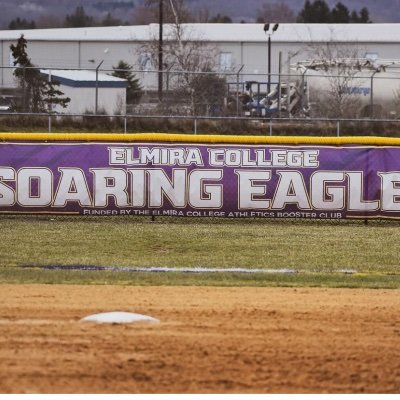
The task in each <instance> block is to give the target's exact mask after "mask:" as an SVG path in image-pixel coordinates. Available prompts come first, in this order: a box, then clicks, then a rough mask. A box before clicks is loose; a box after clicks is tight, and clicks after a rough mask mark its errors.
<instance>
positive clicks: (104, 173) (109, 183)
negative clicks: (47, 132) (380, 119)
mask: <svg viewBox="0 0 400 400" xmlns="http://www.w3.org/2000/svg"><path fill="white" fill-rule="evenodd" d="M399 160H400V148H397V147H368V146H340V147H338V146H287V145H283V146H281V145H220V144H219V145H211V144H184V143H181V144H166V143H134V144H132V143H1V144H0V212H1V213H58V214H59V213H61V214H65V213H66V214H82V215H176V216H204V217H210V216H216V217H234V218H235V217H263V218H323V219H341V218H369V217H384V218H385V217H386V218H388V217H389V218H397V217H400V165H399V164H400V161H399Z"/></svg>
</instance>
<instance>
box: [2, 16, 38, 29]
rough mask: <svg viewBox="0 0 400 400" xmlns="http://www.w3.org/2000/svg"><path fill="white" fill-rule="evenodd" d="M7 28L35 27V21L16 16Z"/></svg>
mask: <svg viewBox="0 0 400 400" xmlns="http://www.w3.org/2000/svg"><path fill="white" fill-rule="evenodd" d="M8 29H10V30H16V29H36V24H35V21H28V20H26V19H25V18H23V19H21V18H19V17H18V18H16V19H13V20H12V21H11V22H10V24H9V25H8Z"/></svg>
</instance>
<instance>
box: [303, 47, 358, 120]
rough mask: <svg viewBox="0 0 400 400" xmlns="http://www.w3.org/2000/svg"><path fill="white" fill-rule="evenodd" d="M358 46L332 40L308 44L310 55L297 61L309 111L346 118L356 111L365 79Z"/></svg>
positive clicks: (356, 112) (352, 115) (353, 114)
mask: <svg viewBox="0 0 400 400" xmlns="http://www.w3.org/2000/svg"><path fill="white" fill-rule="evenodd" d="M359 51H360V49H355V48H354V47H350V46H344V45H338V44H337V42H336V41H335V40H333V39H332V40H331V41H329V42H326V43H323V44H321V43H312V44H311V45H309V46H308V51H307V52H308V55H309V57H310V59H309V60H308V61H306V62H302V63H299V65H301V66H300V68H299V69H300V70H301V73H302V75H303V81H304V79H305V80H306V82H307V87H308V93H309V97H310V102H311V103H312V104H313V106H312V108H313V113H314V114H315V113H318V114H319V115H322V116H327V117H332V118H346V117H348V118H350V117H355V116H357V115H358V114H359V112H360V109H361V102H360V100H359V98H360V96H359V92H360V90H361V86H362V85H363V84H364V83H365V80H364V79H362V77H361V74H360V71H361V69H362V68H363V67H364V65H363V64H364V62H363V60H362V59H360V58H359Z"/></svg>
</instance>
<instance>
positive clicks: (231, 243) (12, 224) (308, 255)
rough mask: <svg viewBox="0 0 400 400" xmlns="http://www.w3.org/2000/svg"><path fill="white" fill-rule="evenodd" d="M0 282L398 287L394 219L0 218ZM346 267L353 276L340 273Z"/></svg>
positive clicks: (398, 235)
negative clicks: (200, 270)
mask: <svg viewBox="0 0 400 400" xmlns="http://www.w3.org/2000/svg"><path fill="white" fill-rule="evenodd" d="M0 225H1V230H0V254H1V262H0V282H2V283H6V282H13V283H24V282H26V283H27V282H41V283H43V282H46V283H99V284H104V283H117V284H152V285H167V284H183V285H189V284H191V285H199V284H203V285H204V284H207V285H259V286H260V285H265V286H267V285H273V286H279V285H282V286H335V287H337V286H340V287H385V288H399V287H400V257H399V254H398V247H397V246H398V243H399V241H400V222H393V221H392V222H389V221H385V222H370V223H368V224H367V225H365V224H364V223H363V222H362V221H353V222H344V221H327V222H317V221H290V220H285V221H279V220H270V221H264V220H240V221H238V220H226V219H221V220H217V219H214V220H211V219H204V220H203V219H184V218H182V219H176V218H175V219H170V218H158V219H156V221H151V220H150V219H149V218H143V219H140V218H135V219H133V218H122V217H113V218H94V217H90V218H89V217H87V218H84V217H82V218H76V217H48V216H47V217H37V216H29V217H28V216H26V217H25V216H24V217H21V216H2V217H0ZM48 265H64V266H71V265H95V266H105V267H180V268H184V267H218V268H229V267H243V268H248V269H251V268H263V269H293V270H295V271H296V273H293V274H280V273H267V274H237V273H236V274H233V273H209V274H194V273H186V274H181V273H174V272H172V273H158V274H156V273H132V272H119V271H118V272H113V271H64V270H62V271H59V270H44V269H42V268H41V267H42V266H48ZM349 270H351V271H353V273H352V274H348V273H345V272H349Z"/></svg>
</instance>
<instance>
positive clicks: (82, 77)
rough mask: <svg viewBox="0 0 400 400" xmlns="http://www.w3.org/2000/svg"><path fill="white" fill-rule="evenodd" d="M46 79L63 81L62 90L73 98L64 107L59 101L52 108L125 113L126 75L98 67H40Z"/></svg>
mask: <svg viewBox="0 0 400 400" xmlns="http://www.w3.org/2000/svg"><path fill="white" fill-rule="evenodd" d="M40 72H41V73H42V74H44V75H46V78H47V79H51V80H52V81H56V82H58V83H59V84H60V87H59V90H61V91H62V92H63V93H64V96H65V97H69V98H70V99H71V101H70V102H69V103H68V105H67V107H66V108H65V109H64V108H62V107H61V106H59V105H57V106H56V107H55V109H54V110H53V111H55V112H59V113H60V112H67V113H70V114H82V113H95V112H96V111H97V112H98V113H99V114H103V113H105V114H109V115H114V114H125V112H126V88H127V86H128V82H127V80H126V79H122V78H117V77H115V76H110V75H107V74H103V73H97V74H96V72H95V71H85V70H41V71H40Z"/></svg>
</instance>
